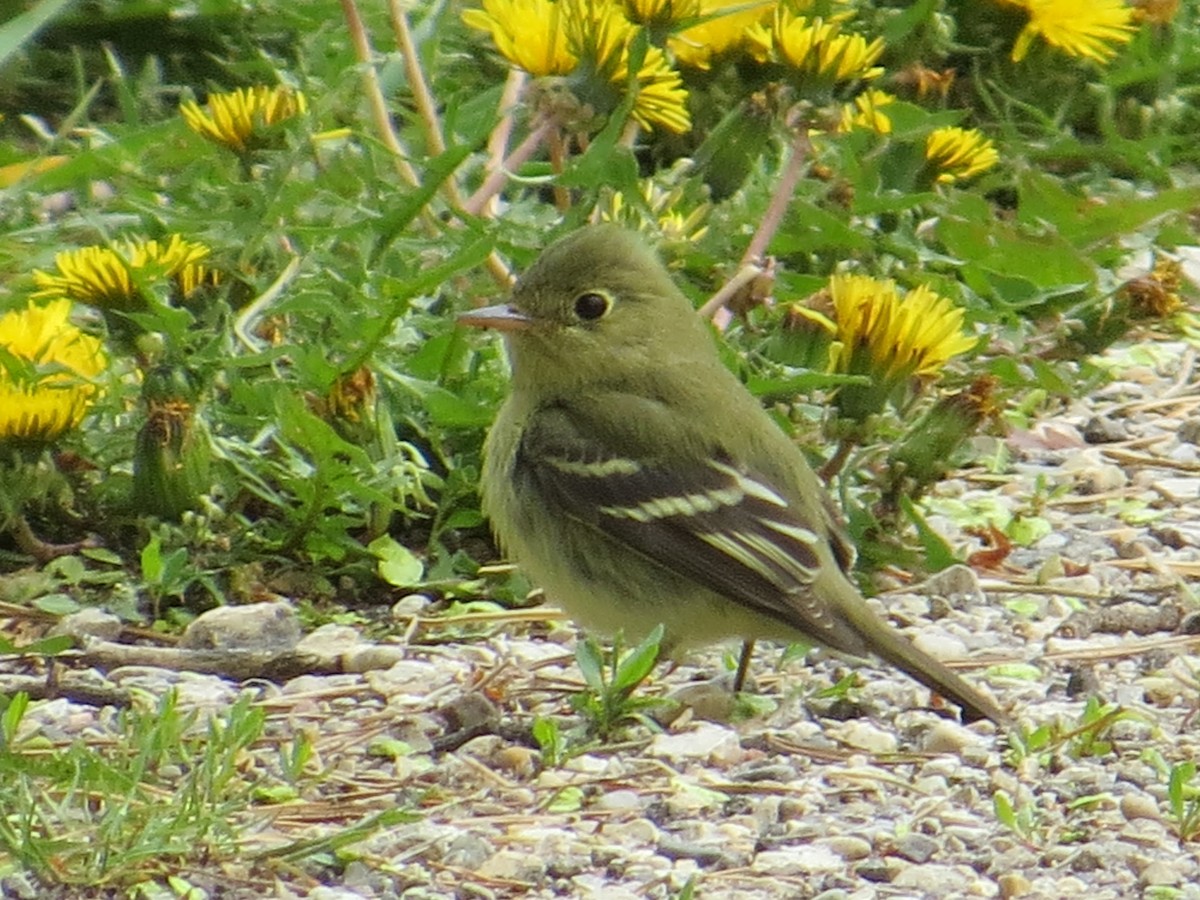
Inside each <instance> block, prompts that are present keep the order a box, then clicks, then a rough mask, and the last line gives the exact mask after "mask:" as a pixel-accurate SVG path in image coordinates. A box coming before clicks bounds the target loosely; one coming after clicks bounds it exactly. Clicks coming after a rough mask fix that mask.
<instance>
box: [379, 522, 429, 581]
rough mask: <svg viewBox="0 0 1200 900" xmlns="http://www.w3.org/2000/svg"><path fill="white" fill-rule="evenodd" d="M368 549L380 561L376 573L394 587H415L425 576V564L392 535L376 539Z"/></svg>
mask: <svg viewBox="0 0 1200 900" xmlns="http://www.w3.org/2000/svg"><path fill="white" fill-rule="evenodd" d="M367 549H368V550H370V551H371V553H372V554H374V556H375V558H376V559H378V560H379V562H378V564H377V565H376V567H375V568H376V571H377V572H378V573H379V577H380V578H382V579H383V580H384V581H386V582H387V583H388V584H390V585H391V586H392V587H415V586H416V585H419V584H420V583H421V579H422V578H423V577H424V575H425V563H424V562H422V561H421V560H420V558H418V557H417V555H416V554H415V553H413V552H412V551H411V550H409V549H408V548H407V547H405V546H404V545H403V544H400V543H398V542H397V541H396V540H395V539H394V538H393V537H391V536H390V535H386V534H385V535H383V536H381V537H377V538H375V540H373V541H371V543H370V544H368V545H367Z"/></svg>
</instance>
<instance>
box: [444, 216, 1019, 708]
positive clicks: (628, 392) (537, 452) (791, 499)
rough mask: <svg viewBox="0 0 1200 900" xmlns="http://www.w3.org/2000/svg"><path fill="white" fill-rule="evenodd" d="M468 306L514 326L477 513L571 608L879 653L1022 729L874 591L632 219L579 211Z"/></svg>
mask: <svg viewBox="0 0 1200 900" xmlns="http://www.w3.org/2000/svg"><path fill="white" fill-rule="evenodd" d="M459 318H460V321H461V322H462V323H464V324H467V325H472V326H475V327H480V328H493V329H497V330H499V331H501V332H503V333H504V336H505V338H506V340H507V345H508V352H509V356H510V359H511V362H512V385H511V393H510V394H509V396H508V399H507V400H506V401H505V403H504V405H503V406H502V408H501V410H500V413H499V415H498V416H497V418H496V421H495V423H494V424H493V426H492V429H491V431H490V433H489V434H488V438H487V442H486V444H485V445H484V457H485V461H484V471H483V479H482V481H483V506H484V512H485V513H486V514H487V515H488V517H489V518H490V519H491V522H492V526H493V528H494V529H495V532H496V535H497V538H498V539H499V542H500V544H501V546H502V547H503V548H504V550H505V551H506V552H507V553H508V554H509V555H510V556H511V557H512V558H513V559H514V560H515V561H516V562H517V563H518V564H519V565H520V566H521V567H522V568H524V570H525V571H526V572H527V573H528V575H529V576H530V578H532V579H533V581H534V582H535V583H537V584H539V585H540V586H541V587H543V588H544V589H545V591H546V593H547V594H548V595H549V596H550V597H551V598H552V599H553V600H556V601H557V602H559V603H561V604H562V606H563V607H564V608H565V609H566V611H567V613H568V614H569V615H571V616H572V617H573V618H574V619H576V620H577V621H578V622H579V623H580V624H582V625H583V626H585V627H587V628H594V629H599V630H602V631H604V632H608V633H613V632H615V631H617V630H618V629H620V630H623V631H624V633H625V635H626V636H628V637H635V636H638V635H644V634H646V633H647V632H649V631H650V630H651V629H652V628H654V626H656V625H658V624H660V623H661V624H662V625H663V627H664V635H665V638H664V645H665V646H666V647H667V648H670V649H671V650H675V649H678V648H680V647H686V646H687V645H690V644H704V643H710V642H714V641H719V640H727V639H730V638H741V639H743V640H745V641H748V642H752V641H754V640H756V639H760V638H771V639H778V640H784V641H795V640H799V641H805V642H810V643H811V642H815V643H818V644H822V645H824V646H826V647H829V648H831V649H833V650H835V651H839V652H840V653H843V654H847V655H849V656H853V657H860V658H861V657H867V656H870V655H871V654H875V655H877V656H880V657H882V658H883V659H885V660H887V661H888V662H890V663H892V664H893V665H895V666H898V667H899V668H901V669H903V670H904V671H905V672H907V673H908V674H909V675H911V676H912V677H913V678H915V679H917V680H918V681H920V682H922V683H923V684H925V685H927V686H928V687H930V688H932V689H933V690H935V691H936V692H937V693H939V694H941V695H943V696H945V697H948V698H949V699H951V700H953V701H954V702H955V703H957V704H958V705H959V706H960V707H962V711H963V717H964V719H966V720H967V721H974V720H977V719H981V718H988V719H991V720H992V721H993V722H995V723H996V724H997V725H999V726H1001V727H1003V728H1009V727H1011V724H1012V721H1011V719H1010V718H1009V716H1008V715H1007V714H1006V713H1005V712H1004V711H1002V710H1001V709H1000V708H999V706H998V705H997V704H996V703H995V701H993V700H991V699H989V698H988V697H987V696H985V695H984V694H983V693H981V692H980V691H979V690H977V689H976V688H974V687H972V686H971V685H970V684H968V683H967V682H966V681H964V680H963V679H962V678H961V677H959V676H958V675H956V674H955V673H954V672H952V671H950V669H948V668H947V667H946V666H944V665H943V664H942V663H940V662H938V661H937V660H935V659H933V658H932V657H930V656H928V655H927V654H925V653H923V652H921V651H920V650H918V649H917V648H916V647H914V646H913V645H912V643H910V642H909V641H908V640H907V639H906V638H904V637H903V636H902V635H901V634H900V633H899V632H897V631H896V630H895V629H893V628H892V627H891V626H890V625H888V624H887V623H886V622H884V621H883V620H882V619H881V618H880V617H879V616H877V615H876V614H875V613H874V612H873V611H872V610H871V608H870V607H869V606H868V605H867V603H866V601H865V600H864V599H863V597H862V595H861V594H860V593H859V592H858V589H857V588H856V587H855V586H854V584H853V583H852V582H851V580H850V578H849V576H848V574H847V573H848V572H849V570H850V569H851V567H852V565H853V562H854V555H855V551H854V547H853V545H852V544H851V543H850V542H849V540H848V539H847V538H846V537H845V535H844V534H843V533H842V531H841V530H840V528H839V526H838V524H837V518H836V513H835V512H834V507H833V504H832V501H831V499H830V497H829V495H828V493H827V492H826V490H825V488H824V486H823V485H822V484H821V482H820V481H819V479H818V478H817V476H816V475H815V474H814V473H813V471H812V469H811V468H810V467H809V465H808V463H807V462H806V461H805V459H804V457H803V455H802V454H801V452H800V450H799V449H798V448H797V447H796V446H795V444H793V443H792V441H791V440H790V439H789V438H788V437H787V436H786V435H785V434H784V433H783V432H782V431H781V430H780V429H779V428H778V427H777V426H776V424H775V423H774V422H773V421H772V420H771V418H770V417H769V416H768V415H767V413H766V412H765V411H764V410H763V408H762V407H761V406H760V405H759V403H758V401H757V400H755V398H754V397H753V396H752V395H751V394H750V393H749V391H747V390H746V388H745V387H743V386H742V384H741V382H739V381H738V379H737V378H736V377H734V375H733V374H732V373H730V372H729V370H728V369H726V368H725V366H724V365H723V364H722V363H721V360H720V358H719V357H718V355H717V351H716V347H715V346H714V343H713V336H712V333H711V329H710V327H709V326H708V324H707V323H706V322H704V321H702V320H701V318H700V317H699V316H697V315H696V314H695V311H694V310H693V308H692V306H691V304H690V303H689V302H688V300H687V298H686V297H685V296H684V295H683V293H682V292H681V291H680V290H679V289H678V288H677V287H676V286H675V284H674V283H673V282H672V280H671V277H670V275H669V274H668V273H667V271H666V269H665V268H664V267H663V266H662V264H661V263H660V262H659V261H658V260H657V259H656V258H655V257H654V255H653V254H652V253H651V252H650V251H648V250H647V249H646V247H645V246H644V245H643V243H642V240H641V238H639V237H638V236H637V235H635V234H633V233H631V232H628V231H625V230H624V229H622V228H619V227H617V226H614V225H596V226H591V227H586V228H583V229H582V230H580V231H577V232H575V233H573V234H571V235H569V236H568V237H566V238H564V239H562V240H560V241H558V242H557V243H555V244H553V245H552V246H551V247H549V248H548V249H547V250H545V251H544V252H543V253H542V255H541V257H540V258H539V259H538V260H537V261H536V262H535V263H534V264H533V266H532V267H531V268H530V269H529V271H528V272H526V273H525V275H524V276H523V277H522V278H521V279H520V280H519V281H518V283H517V284H516V286H515V288H514V290H513V294H512V297H511V299H510V300H509V302H508V303H507V304H504V305H500V306H490V307H486V308H484V309H478V310H475V311H473V312H468V313H464V314H462V315H461V316H460V317H459Z"/></svg>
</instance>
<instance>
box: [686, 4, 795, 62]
mask: <svg viewBox="0 0 1200 900" xmlns="http://www.w3.org/2000/svg"><path fill="white" fill-rule="evenodd" d="M773 5H774V3H773V2H772V0H758V2H754V0H699V11H698V12H697V14H696V18H698V19H700V20H701V21H700V22H698V23H697V24H695V25H693V26H691V27H690V28H685V29H683V30H682V31H680V32H679V33H678V34H674V35H672V36H671V37H670V39H669V40H668V41H667V46H668V47H669V48H670V50H671V52H672V53H673V54H675V59H676V61H677V62H678V63H679V64H680V65H681V66H687V67H688V68H691V69H701V70H704V71H707V70H708V69H710V68H712V63H713V60H714V59H716V58H717V57H719V56H721V55H723V54H725V53H728V52H730V51H732V50H734V49H736V48H737V47H739V46H741V44H742V41H743V39H744V38H745V37H746V32H747V30H748V29H750V28H752V27H754V26H755V25H760V24H761V23H762V22H764V21H765V20H766V19H767V17H768V16H769V15H770V13H771V9H772V7H773Z"/></svg>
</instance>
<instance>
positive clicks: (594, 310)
mask: <svg viewBox="0 0 1200 900" xmlns="http://www.w3.org/2000/svg"><path fill="white" fill-rule="evenodd" d="M610 306H612V301H611V300H610V299H609V298H608V297H607V296H605V295H604V294H598V293H596V292H595V291H587V292H585V293H583V294H580V295H579V296H578V297H576V298H575V315H577V316H579V318H581V319H583V321H585V322H592V321H595V320H596V319H599V318H600V317H601V316H603V315H604V314H605V313H606V312H608V309H609V307H610Z"/></svg>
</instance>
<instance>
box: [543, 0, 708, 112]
mask: <svg viewBox="0 0 1200 900" xmlns="http://www.w3.org/2000/svg"><path fill="white" fill-rule="evenodd" d="M563 2H564V4H565V5H566V7H567V10H568V12H567V41H568V45H569V46H570V48H571V50H572V52H574V53H575V54H576V55H577V56H578V57H579V58H580V60H581V63H583V64H586V66H587V68H588V69H589V70H591V71H594V72H595V74H596V76H597V78H599V79H602V80H604V81H606V82H608V84H609V86H611V87H612V88H615V89H616V90H618V91H620V90H622V89H624V87H625V85H626V84H627V83H628V81H629V60H630V51H631V49H632V45H633V42H634V40H635V39H636V38H637V36H638V34H639V29H638V27H637V26H636V25H634V24H633V23H632V22H630V21H629V20H628V19H626V18H625V15H624V13H623V12H622V11H621V8H620V7H618V6H617V4H616V2H614V0H563ZM635 80H636V81H637V98H636V99H635V100H634V103H633V111H632V113H631V115H632V116H633V119H634V121H636V122H637V123H638V124H639V125H641V126H642V127H643V128H646V129H650V130H653V129H654V128H655V127H656V126H662V127H663V128H666V129H667V130H668V131H673V132H675V133H676V134H682V133H683V132H686V131H689V130H690V129H691V127H692V120H691V116H690V115H689V114H688V111H687V91H686V90H685V89H684V87H683V78H682V77H681V76H680V74H679V72H677V71H676V70H675V69H673V68H671V64H670V62H669V61H668V60H667V57H666V54H665V53H663V51H662V50H660V49H659V48H658V47H648V48H647V49H646V52H645V55H644V56H643V58H642V63H641V66H640V68H639V69H638V71H637V77H636V79H635Z"/></svg>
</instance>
